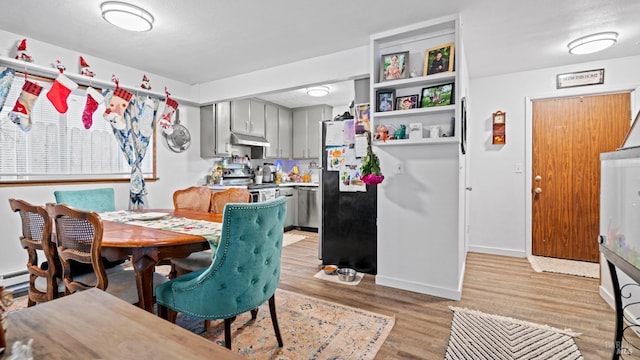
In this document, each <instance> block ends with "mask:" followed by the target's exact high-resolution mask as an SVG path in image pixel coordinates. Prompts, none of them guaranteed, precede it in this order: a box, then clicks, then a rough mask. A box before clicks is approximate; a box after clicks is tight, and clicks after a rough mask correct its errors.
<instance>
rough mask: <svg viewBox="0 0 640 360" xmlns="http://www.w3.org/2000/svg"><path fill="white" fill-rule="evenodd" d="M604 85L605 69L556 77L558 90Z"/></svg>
mask: <svg viewBox="0 0 640 360" xmlns="http://www.w3.org/2000/svg"><path fill="white" fill-rule="evenodd" d="M598 84H604V69H597V70H587V71H579V72H573V73H567V74H558V75H557V76H556V88H557V89H564V88H570V87H575V86H587V85H598Z"/></svg>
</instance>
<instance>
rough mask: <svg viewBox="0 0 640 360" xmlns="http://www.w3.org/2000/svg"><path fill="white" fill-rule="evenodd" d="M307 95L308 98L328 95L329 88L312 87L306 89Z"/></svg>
mask: <svg viewBox="0 0 640 360" xmlns="http://www.w3.org/2000/svg"><path fill="white" fill-rule="evenodd" d="M307 95H309V96H316V97H319V96H326V95H329V88H328V87H326V86H314V87H310V88H308V89H307Z"/></svg>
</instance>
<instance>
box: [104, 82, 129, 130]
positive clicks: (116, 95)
mask: <svg viewBox="0 0 640 360" xmlns="http://www.w3.org/2000/svg"><path fill="white" fill-rule="evenodd" d="M132 96H133V94H132V93H130V92H128V91H127V90H124V89H121V88H119V87H116V89H115V90H114V91H113V96H112V97H111V101H110V102H109V106H107V110H105V112H104V115H103V117H104V119H105V120H107V121H108V122H110V123H111V126H113V128H114V129H116V130H124V128H126V127H127V123H126V122H125V120H124V117H123V116H122V115H123V114H124V109H126V108H127V106H129V102H130V101H131V97H132Z"/></svg>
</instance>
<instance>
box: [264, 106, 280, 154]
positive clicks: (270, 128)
mask: <svg viewBox="0 0 640 360" xmlns="http://www.w3.org/2000/svg"><path fill="white" fill-rule="evenodd" d="M265 115H266V116H265V134H264V135H265V137H266V138H267V141H268V142H269V145H271V146H269V147H267V148H266V149H265V154H266V156H267V157H268V158H276V157H278V156H280V141H279V138H278V127H279V124H278V123H279V117H278V107H277V106H275V105H271V104H267V105H266V110H265Z"/></svg>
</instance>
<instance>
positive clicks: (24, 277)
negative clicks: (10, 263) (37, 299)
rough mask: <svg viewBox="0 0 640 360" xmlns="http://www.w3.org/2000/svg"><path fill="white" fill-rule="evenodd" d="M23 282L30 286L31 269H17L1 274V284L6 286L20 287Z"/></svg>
mask: <svg viewBox="0 0 640 360" xmlns="http://www.w3.org/2000/svg"><path fill="white" fill-rule="evenodd" d="M22 284H24V285H25V286H29V271H27V270H17V271H12V272H7V273H4V274H0V285H2V286H4V287H6V288H9V287H20V285H22Z"/></svg>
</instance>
